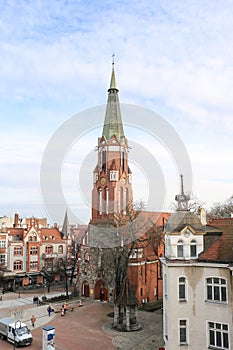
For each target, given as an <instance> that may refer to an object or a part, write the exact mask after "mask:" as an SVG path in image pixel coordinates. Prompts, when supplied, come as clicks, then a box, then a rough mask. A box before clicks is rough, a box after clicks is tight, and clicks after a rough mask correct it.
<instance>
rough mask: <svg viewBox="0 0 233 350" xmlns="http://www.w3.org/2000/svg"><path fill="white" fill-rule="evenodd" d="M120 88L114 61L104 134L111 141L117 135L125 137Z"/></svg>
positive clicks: (119, 138) (119, 137) (120, 137)
mask: <svg viewBox="0 0 233 350" xmlns="http://www.w3.org/2000/svg"><path fill="white" fill-rule="evenodd" d="M118 91H119V90H118V89H117V87H116V77H115V70H114V63H113V64H112V75H111V81H110V87H109V89H108V100H107V106H106V111H105V120H104V127H103V133H102V136H104V137H105V139H106V140H107V141H108V142H109V141H110V140H111V138H112V137H113V136H114V135H115V136H116V138H117V139H118V141H121V140H122V138H124V129H123V124H122V118H121V110H120V102H119V96H118Z"/></svg>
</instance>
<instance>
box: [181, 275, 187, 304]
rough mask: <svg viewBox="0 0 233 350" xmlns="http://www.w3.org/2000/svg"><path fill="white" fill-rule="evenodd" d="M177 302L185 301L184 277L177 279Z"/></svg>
mask: <svg viewBox="0 0 233 350" xmlns="http://www.w3.org/2000/svg"><path fill="white" fill-rule="evenodd" d="M179 300H180V301H184V300H186V278H185V277H180V278H179Z"/></svg>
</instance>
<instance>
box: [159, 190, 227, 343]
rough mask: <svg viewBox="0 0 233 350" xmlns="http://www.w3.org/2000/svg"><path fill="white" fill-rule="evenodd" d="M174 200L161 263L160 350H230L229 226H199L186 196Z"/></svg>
mask: <svg viewBox="0 0 233 350" xmlns="http://www.w3.org/2000/svg"><path fill="white" fill-rule="evenodd" d="M176 199H177V201H178V209H177V211H176V212H175V213H174V214H172V216H171V217H170V219H169V220H168V223H167V225H166V230H165V231H166V234H165V246H166V252H165V258H161V262H162V270H163V332H164V342H165V349H166V350H181V349H190V350H191V349H192V350H196V349H202V350H204V349H230V348H231V344H233V343H232V340H233V337H232V330H233V329H232V316H233V304H232V292H233V290H232V270H233V268H232V263H233V251H232V247H233V220H232V219H223V221H222V225H220V223H219V221H213V222H211V223H208V224H207V225H203V223H202V222H201V221H200V219H199V218H198V216H197V215H195V214H194V213H191V212H190V211H189V210H188V200H189V197H188V196H186V195H184V193H182V192H181V194H180V195H178V196H177V197H176ZM224 220H227V223H228V225H227V229H226V228H225V229H224V225H223V222H224ZM229 220H230V222H229ZM225 223H226V221H225ZM215 224H216V226H215Z"/></svg>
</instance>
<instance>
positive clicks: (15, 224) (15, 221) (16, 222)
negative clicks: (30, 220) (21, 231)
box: [14, 213, 19, 227]
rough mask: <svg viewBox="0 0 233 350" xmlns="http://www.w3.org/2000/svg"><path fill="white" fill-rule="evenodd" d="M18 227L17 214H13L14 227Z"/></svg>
mask: <svg viewBox="0 0 233 350" xmlns="http://www.w3.org/2000/svg"><path fill="white" fill-rule="evenodd" d="M18 226H19V214H18V213H15V217H14V227H18Z"/></svg>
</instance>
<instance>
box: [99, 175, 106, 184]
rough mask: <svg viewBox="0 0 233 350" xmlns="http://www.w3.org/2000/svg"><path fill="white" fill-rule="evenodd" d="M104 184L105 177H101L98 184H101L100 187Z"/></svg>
mask: <svg viewBox="0 0 233 350" xmlns="http://www.w3.org/2000/svg"><path fill="white" fill-rule="evenodd" d="M105 182H106V179H105V177H101V179H100V183H101V185H104V184H105Z"/></svg>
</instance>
